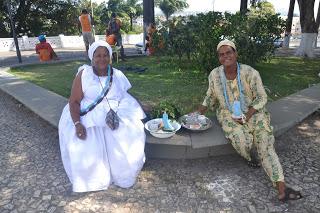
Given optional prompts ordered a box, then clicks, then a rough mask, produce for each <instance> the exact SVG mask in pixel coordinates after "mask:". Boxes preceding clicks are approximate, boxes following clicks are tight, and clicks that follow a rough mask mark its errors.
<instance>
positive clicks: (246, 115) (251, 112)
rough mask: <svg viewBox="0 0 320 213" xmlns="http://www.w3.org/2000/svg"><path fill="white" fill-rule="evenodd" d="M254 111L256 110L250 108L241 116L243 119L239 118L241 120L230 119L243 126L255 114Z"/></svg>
mask: <svg viewBox="0 0 320 213" xmlns="http://www.w3.org/2000/svg"><path fill="white" fill-rule="evenodd" d="M256 111H257V110H256V109H255V108H253V107H250V108H249V110H248V112H247V113H246V114H245V115H243V117H241V118H232V119H233V120H234V121H235V122H237V123H239V124H241V125H243V124H245V123H247V122H248V121H249V120H250V118H251V117H252V116H253V115H254V113H256Z"/></svg>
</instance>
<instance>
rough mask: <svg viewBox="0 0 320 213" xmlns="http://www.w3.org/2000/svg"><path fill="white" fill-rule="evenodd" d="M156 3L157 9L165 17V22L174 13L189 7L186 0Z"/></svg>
mask: <svg viewBox="0 0 320 213" xmlns="http://www.w3.org/2000/svg"><path fill="white" fill-rule="evenodd" d="M156 3H159V8H160V10H161V11H162V12H163V14H164V15H165V16H166V19H167V20H168V19H169V17H170V16H171V15H172V14H174V13H175V12H178V11H181V10H183V9H185V8H187V7H189V4H188V3H187V2H186V0H161V1H159V2H158V1H156Z"/></svg>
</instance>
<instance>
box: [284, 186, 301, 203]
mask: <svg viewBox="0 0 320 213" xmlns="http://www.w3.org/2000/svg"><path fill="white" fill-rule="evenodd" d="M301 198H302V195H301V193H300V192H299V191H296V190H294V189H292V188H290V187H287V188H286V189H285V190H284V197H283V198H281V199H279V200H280V201H281V202H286V201H288V200H299V199H301Z"/></svg>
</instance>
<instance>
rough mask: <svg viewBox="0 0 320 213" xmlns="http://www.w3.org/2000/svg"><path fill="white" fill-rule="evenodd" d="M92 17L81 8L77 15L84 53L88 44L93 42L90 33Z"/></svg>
mask: <svg viewBox="0 0 320 213" xmlns="http://www.w3.org/2000/svg"><path fill="white" fill-rule="evenodd" d="M92 26H93V18H92V17H91V16H90V14H88V11H87V10H86V9H83V10H82V12H81V15H80V16H79V21H78V29H79V32H80V35H81V34H82V37H83V41H84V45H85V46H86V55H88V49H89V46H90V45H91V44H92V43H93V42H94V36H93V34H92V30H93V29H92V28H93V27H92Z"/></svg>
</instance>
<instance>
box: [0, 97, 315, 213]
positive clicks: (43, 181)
mask: <svg viewBox="0 0 320 213" xmlns="http://www.w3.org/2000/svg"><path fill="white" fill-rule="evenodd" d="M319 130H320V112H319V111H318V112H316V113H314V114H313V115H311V116H310V117H309V118H308V119H306V120H305V121H303V122H302V123H301V124H299V125H297V126H296V127H294V128H292V129H291V130H290V131H289V132H287V133H286V134H284V135H282V136H281V137H279V138H277V143H276V149H277V151H278V154H279V156H280V160H281V162H282V164H283V167H284V170H285V175H286V176H287V177H288V178H287V181H288V183H290V184H291V186H292V187H294V188H295V189H298V190H301V191H302V193H303V195H304V198H303V199H301V200H298V201H290V202H288V203H281V202H279V201H278V200H277V193H276V190H275V189H273V188H272V184H271V183H270V182H269V180H268V178H267V176H266V175H265V173H264V172H263V170H262V169H251V168H249V167H248V166H247V165H246V164H245V162H244V161H243V160H242V159H241V158H240V157H239V156H238V155H228V156H220V157H211V158H206V159H196V160H159V159H152V160H147V162H146V164H145V166H144V168H143V170H142V172H141V173H140V175H139V178H138V181H137V183H136V184H135V186H134V187H133V188H131V189H127V190H125V189H121V188H118V187H115V186H111V187H110V188H109V189H108V190H107V191H99V192H92V193H73V192H72V191H71V185H70V183H69V181H68V179H67V176H66V174H65V172H64V169H63V166H62V162H61V159H60V151H59V143H58V134H57V129H55V128H53V127H52V126H50V125H49V124H47V123H46V122H44V121H43V120H41V119H40V118H39V117H38V116H36V115H35V114H33V113H32V112H31V111H29V110H28V109H26V108H25V107H24V106H22V105H21V104H20V103H18V102H17V101H15V100H13V99H12V98H11V97H9V96H8V95H6V94H4V93H3V92H1V91H0V168H1V172H0V212H2V213H6V212H50V213H52V212H121V213H122V212H139V213H140V212H258V213H261V212H262V213H263V212H297V213H302V212H320V183H319V182H320V179H319V177H320V131H319Z"/></svg>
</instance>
